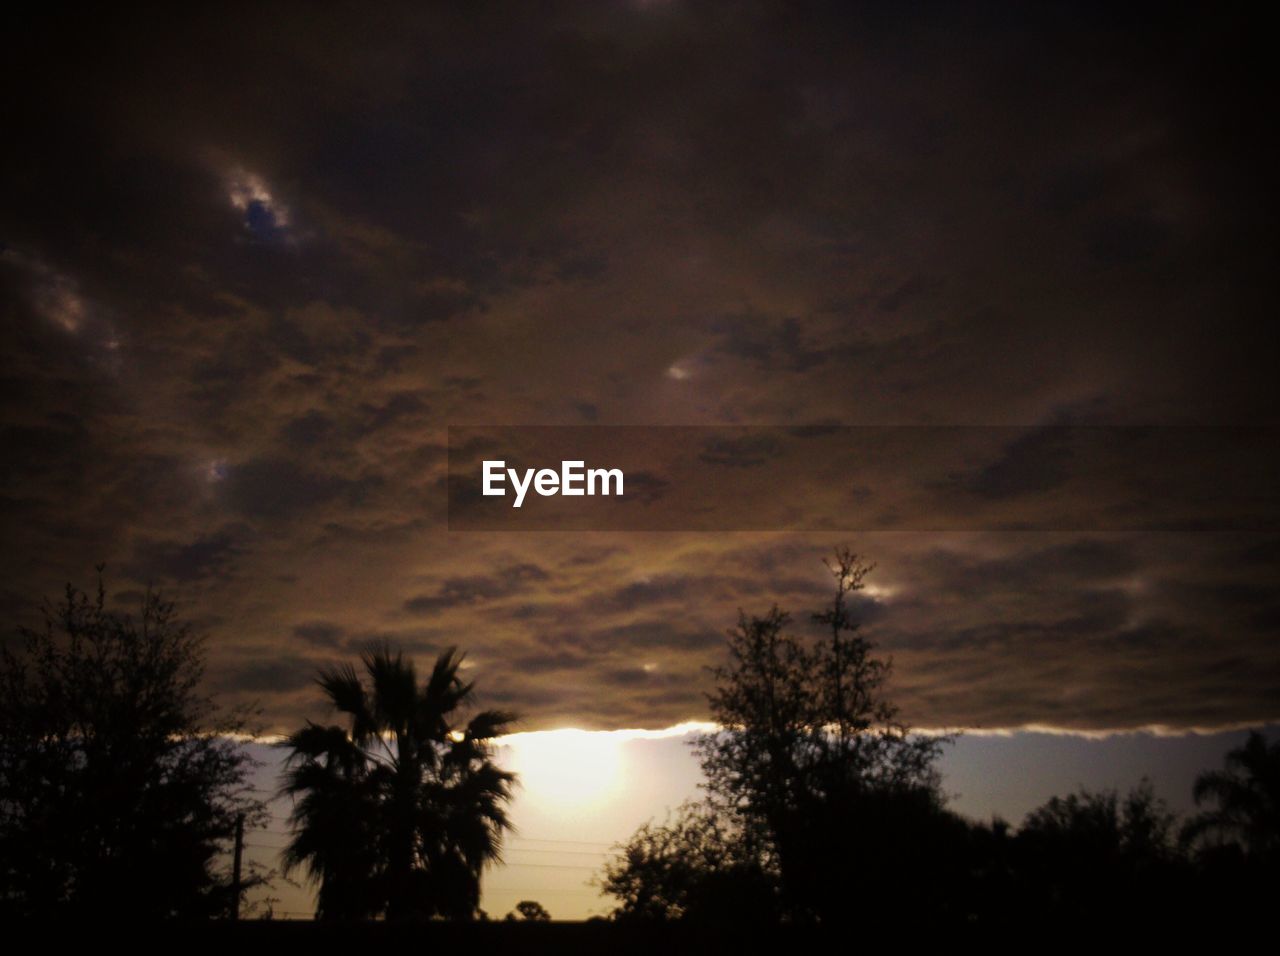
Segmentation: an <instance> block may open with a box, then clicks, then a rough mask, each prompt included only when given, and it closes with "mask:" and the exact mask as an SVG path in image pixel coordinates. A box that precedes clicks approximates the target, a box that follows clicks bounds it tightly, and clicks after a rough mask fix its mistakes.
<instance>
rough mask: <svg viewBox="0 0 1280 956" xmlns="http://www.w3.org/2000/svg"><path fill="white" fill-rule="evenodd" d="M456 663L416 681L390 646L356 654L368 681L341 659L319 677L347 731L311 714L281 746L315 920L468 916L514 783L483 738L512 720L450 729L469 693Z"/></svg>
mask: <svg viewBox="0 0 1280 956" xmlns="http://www.w3.org/2000/svg"><path fill="white" fill-rule="evenodd" d="M462 660H463V658H462V655H460V654H459V653H458V652H457V651H456V650H455V649H452V648H451V649H449V650H447V651H445V652H444V653H443V654H441V655H440V656H439V657H438V658H437V659H436V662H435V666H434V667H433V668H432V670H431V674H430V676H429V677H428V678H427V680H426V681H425V682H424V683H423V684H422V685H421V686H419V683H418V678H417V673H416V669H415V667H414V664H413V661H411V660H406V659H405V658H404V656H403V655H402V654H401V653H399V652H396V653H394V654H393V653H392V652H391V650H390V649H389V648H387V647H385V646H384V647H378V648H374V649H371V650H369V651H367V652H365V653H364V654H363V655H361V664H362V666H363V669H364V672H365V676H366V678H367V684H366V682H365V680H362V678H361V676H360V675H359V674H358V673H357V671H356V669H355V667H353V666H352V665H350V664H346V665H342V666H339V667H333V668H326V669H323V670H322V671H321V672H320V677H319V679H318V683H319V684H320V686H321V688H323V690H324V692H325V694H326V696H327V697H328V698H329V702H330V703H331V704H332V705H333V706H334V707H335V708H336V709H337V710H338V711H339V712H341V713H342V714H345V715H346V717H347V726H346V727H337V726H330V727H321V726H319V725H317V724H313V723H310V722H308V724H307V725H306V726H305V727H303V728H302V729H301V730H299V731H298V732H297V733H295V734H293V735H291V736H290V737H289V738H287V739H286V740H285V741H283V742H282V746H284V747H287V748H288V749H289V751H290V753H289V758H288V761H287V764H286V773H285V781H284V786H283V791H284V792H285V793H287V794H289V795H290V796H291V797H293V798H294V808H293V813H292V816H291V818H290V821H291V823H292V827H293V836H292V839H291V840H290V843H289V845H288V847H287V848H286V850H285V854H284V864H285V868H286V870H287V871H289V870H293V869H296V868H298V867H302V866H305V868H306V870H307V873H308V876H309V877H310V879H312V880H313V881H315V882H316V883H318V884H319V895H318V901H317V915H318V916H320V917H323V918H364V919H367V918H370V917H373V916H377V915H385V916H386V917H387V918H388V919H404V918H410V917H430V916H446V917H450V918H457V919H469V918H471V917H472V916H474V915H475V913H476V911H477V909H478V907H479V903H480V875H481V873H482V871H483V870H484V867H485V866H486V865H487V864H489V863H491V862H494V861H496V860H498V859H500V853H501V846H502V835H503V832H504V831H505V830H507V829H509V828H510V826H511V824H510V821H509V820H508V818H507V812H506V806H507V804H508V802H509V801H510V799H511V793H512V788H513V786H514V784H515V775H514V774H512V773H508V772H507V771H504V770H501V769H500V768H499V767H497V766H496V765H495V764H494V763H493V760H492V744H491V741H492V740H493V738H494V737H496V736H498V735H499V734H501V733H503V732H504V731H505V730H507V729H508V728H509V727H510V725H511V724H512V723H513V722H514V721H515V719H516V718H515V716H514V715H513V714H510V713H506V712H503V711H496V710H486V711H483V712H481V713H478V714H476V715H475V716H473V717H472V718H471V719H470V721H468V722H467V723H466V724H465V725H459V724H458V723H457V716H456V715H457V712H458V711H459V709H461V708H462V707H463V706H464V705H465V704H467V703H469V701H470V699H471V695H472V693H473V690H474V684H472V683H469V682H465V681H463V680H462V679H461V678H460V677H459V676H458V671H459V668H460V666H461V664H462Z"/></svg>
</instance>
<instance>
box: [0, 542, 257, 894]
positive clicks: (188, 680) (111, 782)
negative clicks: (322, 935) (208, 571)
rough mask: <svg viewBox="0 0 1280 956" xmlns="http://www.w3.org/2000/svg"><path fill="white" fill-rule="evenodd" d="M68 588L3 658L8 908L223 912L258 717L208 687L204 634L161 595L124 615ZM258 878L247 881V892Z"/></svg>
mask: <svg viewBox="0 0 1280 956" xmlns="http://www.w3.org/2000/svg"><path fill="white" fill-rule="evenodd" d="M98 572H99V578H98V589H97V594H96V595H95V596H94V597H89V596H88V595H87V594H85V593H84V592H81V591H78V590H76V589H75V588H73V587H72V586H71V585H67V589H66V593H65V596H64V597H63V599H62V601H61V602H59V603H58V604H57V605H54V604H51V603H46V604H45V606H44V617H45V621H44V627H43V629H41V630H31V629H27V628H20V629H19V634H20V641H19V643H18V645H17V646H16V647H15V648H5V649H4V650H3V652H2V653H0V905H2V906H3V907H4V908H5V909H6V910H8V911H9V912H11V913H15V914H18V915H27V916H34V915H44V916H50V915H54V914H57V913H60V912H65V911H73V912H75V913H76V914H77V915H83V916H107V917H112V918H119V917H121V916H123V915H126V914H127V915H129V916H133V917H151V918H157V917H171V916H181V917H188V918H190V917H202V916H213V915H219V914H225V913H226V912H227V911H228V910H229V908H230V904H231V889H230V881H229V880H228V879H227V878H226V876H225V874H224V873H222V872H220V865H219V860H220V858H221V857H223V855H224V851H225V850H226V848H227V844H228V842H229V841H230V839H231V837H232V835H233V833H234V830H235V823H236V818H237V817H238V816H239V815H241V814H243V815H244V816H245V818H246V820H247V822H248V825H249V826H250V827H251V828H252V827H253V826H254V825H256V824H259V823H262V822H264V820H265V807H264V805H263V803H262V802H261V801H259V800H256V799H254V797H253V794H252V791H251V790H250V788H249V786H248V773H249V770H250V769H251V768H252V767H253V766H254V761H253V760H252V758H251V757H250V756H249V755H248V753H247V752H246V750H245V749H244V747H243V746H242V745H241V744H240V743H238V742H237V741H238V740H239V739H242V735H244V734H246V733H247V732H248V731H249V729H250V728H249V725H248V721H249V719H250V717H251V714H250V713H249V712H248V711H246V710H243V709H242V710H224V709H221V708H219V707H218V706H217V705H216V704H215V703H214V702H213V700H212V699H211V698H209V697H206V696H203V695H202V694H201V693H200V690H199V688H200V685H201V683H202V679H203V673H204V656H203V640H202V639H201V638H200V637H199V636H197V635H196V634H195V633H193V631H192V630H191V628H190V627H189V626H188V625H187V624H186V623H184V622H182V621H181V620H180V619H179V617H178V615H177V614H176V612H175V609H174V606H173V604H172V603H169V602H166V601H164V600H162V599H161V597H160V595H159V594H157V593H154V592H150V591H149V592H148V593H147V594H146V596H145V597H144V598H143V600H142V606H141V613H140V615H139V616H138V617H137V618H135V617H133V616H132V615H128V614H120V613H116V612H114V611H111V610H109V609H108V608H107V606H106V591H105V587H104V585H103V582H102V568H101V567H99V569H98ZM244 885H245V884H242V887H243V886H244Z"/></svg>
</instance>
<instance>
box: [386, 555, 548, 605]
mask: <svg viewBox="0 0 1280 956" xmlns="http://www.w3.org/2000/svg"><path fill="white" fill-rule="evenodd" d="M547 579H548V574H547V572H546V571H545V570H543V569H542V568H540V567H538V566H537V565H536V564H514V565H510V566H508V567H506V568H503V569H502V570H501V571H499V572H497V573H496V574H475V575H468V576H465V577H452V578H446V579H445V580H444V581H442V582H440V585H439V586H438V587H437V588H436V590H435V593H433V594H421V595H418V596H417V597H413V598H410V599H409V600H407V601H405V604H404V608H405V610H406V611H409V612H410V613H412V614H430V613H433V612H435V611H440V610H442V609H446V608H453V607H458V606H463V605H472V604H479V603H481V602H484V601H493V600H496V599H500V598H507V597H511V596H512V595H516V594H523V593H527V592H528V591H529V590H531V589H532V588H533V587H534V586H535V585H536V584H538V583H539V582H542V581H546V580H547Z"/></svg>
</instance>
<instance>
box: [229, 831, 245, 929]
mask: <svg viewBox="0 0 1280 956" xmlns="http://www.w3.org/2000/svg"><path fill="white" fill-rule="evenodd" d="M243 855H244V814H243V813H238V814H236V852H235V858H234V860H233V862H232V864H231V918H232V919H233V920H238V919H239V918H240V858H241V857H242V856H243Z"/></svg>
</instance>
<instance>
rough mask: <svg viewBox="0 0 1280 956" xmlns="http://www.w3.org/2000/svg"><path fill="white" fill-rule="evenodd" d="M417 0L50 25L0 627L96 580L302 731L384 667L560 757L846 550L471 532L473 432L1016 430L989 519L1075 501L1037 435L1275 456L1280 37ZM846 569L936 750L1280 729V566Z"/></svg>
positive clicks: (1022, 14)
mask: <svg viewBox="0 0 1280 956" xmlns="http://www.w3.org/2000/svg"><path fill="white" fill-rule="evenodd" d="M421 6H422V5H411V6H406V7H404V8H399V9H397V8H393V9H388V10H387V11H385V12H382V13H379V14H376V15H372V14H369V13H368V12H366V11H356V10H355V9H353V8H333V9H329V10H326V11H316V10H314V9H311V8H302V7H298V8H293V7H291V6H288V5H281V6H276V7H273V8H271V9H270V10H267V11H261V10H258V9H255V10H254V11H253V12H252V14H251V15H249V14H246V16H245V17H238V16H228V15H224V14H218V15H216V16H215V15H213V14H208V15H199V14H193V15H183V16H179V15H178V14H176V13H175V14H173V15H171V16H170V17H168V18H162V19H143V18H141V17H131V16H129V15H118V14H117V13H115V12H113V13H112V15H111V16H110V17H105V15H104V18H103V20H102V21H101V22H94V21H93V20H91V19H88V20H77V21H74V22H71V21H68V20H66V19H64V18H51V17H50V18H41V19H33V20H31V21H29V22H27V23H25V24H23V25H20V27H19V29H20V30H21V32H22V35H23V38H24V40H23V43H21V44H20V46H21V50H20V51H18V53H17V54H16V56H14V57H13V58H11V59H10V62H9V63H8V65H7V66H6V67H5V69H6V71H7V73H8V75H7V76H6V82H7V84H8V86H7V88H8V89H9V90H10V91H12V92H13V94H14V95H13V97H12V99H13V103H12V107H13V109H12V117H11V119H10V121H9V122H8V123H7V124H6V126H7V128H8V130H9V131H10V136H9V137H8V140H9V144H8V146H7V148H6V150H5V152H4V155H3V157H2V158H0V164H3V184H4V185H3V189H4V195H5V199H4V203H3V207H2V208H3V211H2V212H0V224H2V228H3V234H2V235H0V241H2V242H3V248H2V249H0V271H2V273H3V285H0V289H2V290H3V291H0V303H2V306H3V314H4V316H5V321H4V324H3V336H4V351H3V356H4V358H3V367H2V368H0V402H2V403H3V452H4V453H3V483H2V484H0V522H2V524H3V529H4V540H5V542H6V547H5V549H4V555H3V566H2V570H3V577H2V578H0V606H2V609H3V610H4V612H5V617H6V619H8V620H30V617H31V614H32V607H33V604H34V603H35V602H36V601H38V599H39V598H40V597H41V596H42V595H47V594H56V593H57V591H58V589H59V588H60V586H61V584H62V582H63V581H65V580H67V579H68V578H70V579H73V580H75V581H77V582H79V583H81V584H82V585H87V584H88V583H89V580H90V576H91V574H92V569H93V566H94V565H95V564H96V563H98V562H100V561H105V562H106V563H107V565H108V583H109V585H110V587H111V589H112V590H113V592H115V593H116V596H117V598H118V599H119V600H120V602H121V603H122V605H127V604H128V603H129V602H130V600H132V599H134V597H135V594H134V592H136V591H137V590H138V589H140V588H142V587H144V586H145V584H146V583H147V582H148V581H154V582H156V583H157V584H159V585H162V586H164V587H165V588H166V589H169V590H170V591H171V592H172V593H173V594H174V596H176V597H177V598H178V599H179V600H180V602H181V604H182V606H183V608H184V609H185V610H186V611H187V613H188V614H189V615H190V616H191V617H192V618H193V619H195V620H196V621H197V622H198V623H199V625H200V626H201V627H202V628H203V629H204V630H206V631H207V633H208V634H209V635H210V640H211V644H210V652H211V678H212V679H213V680H214V681H215V682H216V685H217V687H218V688H219V689H220V690H221V691H222V692H223V693H225V694H227V695H228V696H231V697H236V698H254V699H258V700H261V701H262V703H263V705H264V707H265V710H266V716H267V720H268V723H269V724H270V725H271V726H272V727H274V728H279V727H283V726H287V725H288V724H290V723H292V722H294V721H296V720H298V719H299V717H300V715H301V714H303V713H306V712H311V713H314V707H315V699H316V695H315V692H314V689H313V688H312V687H311V686H310V684H309V681H310V679H311V675H312V673H313V672H314V668H315V666H316V665H318V664H320V663H322V662H325V661H328V660H332V659H334V658H335V657H341V656H347V655H350V654H351V653H353V652H354V651H355V650H356V649H358V648H359V647H360V646H361V645H362V644H363V643H364V642H367V641H369V640H380V639H386V640H391V641H394V642H397V643H399V644H401V645H402V646H404V647H405V648H406V649H407V650H408V651H409V652H411V653H413V654H415V655H420V656H423V657H425V656H427V655H430V654H432V653H434V652H435V651H436V650H438V649H440V648H442V647H444V646H446V645H450V644H458V645H461V646H462V647H464V648H467V649H468V650H469V652H470V658H469V660H470V661H471V663H472V665H473V667H474V673H475V674H476V676H477V677H478V678H479V680H480V688H481V691H482V693H483V694H484V695H485V697H486V699H487V700H488V701H489V702H492V703H501V704H504V705H511V706H514V707H516V708H518V709H519V710H521V711H522V712H523V713H524V714H525V715H526V718H527V725H528V726H530V727H549V726H558V725H579V726H590V727H631V726H643V727H660V726H665V725H668V724H672V723H676V722H678V721H681V720H685V719H693V718H699V717H702V716H705V706H704V699H703V697H702V694H703V692H704V690H705V689H706V687H707V675H706V673H705V670H704V667H705V666H706V665H708V664H711V663H714V662H716V661H717V660H718V659H719V655H720V652H721V638H722V634H723V631H724V629H725V628H726V627H727V626H729V625H731V624H732V623H733V621H734V619H735V617H736V610H737V608H738V607H743V608H744V609H747V610H749V611H750V610H764V609H765V608H767V606H768V605H769V603H771V602H773V601H778V602H780V603H782V604H784V605H785V606H787V607H789V608H792V609H793V610H794V611H795V612H796V620H797V626H804V622H805V619H806V615H807V612H808V611H809V610H810V609H813V608H814V607H815V606H816V605H817V604H818V603H819V602H821V601H822V600H823V598H824V593H825V591H824V589H825V585H826V581H825V579H824V575H825V570H824V569H823V568H822V566H821V564H820V563H819V558H820V557H821V556H822V554H823V553H825V552H826V551H827V550H828V549H829V548H830V547H831V546H832V545H833V544H835V543H837V542H835V541H833V540H830V537H831V536H830V535H826V534H793V535H763V534H654V535H646V534H605V533H597V534H588V533H583V534H573V535H568V534H506V533H503V534H498V533H495V534H481V533H470V534H460V533H454V534H450V533H449V532H448V531H447V530H446V526H445V494H444V490H445V480H444V479H445V476H446V466H447V462H446V457H447V456H446V441H447V438H446V429H447V427H448V426H449V425H485V424H512V425H527V424H551V425H574V424H592V423H599V424H687V425H741V424H748V425H778V426H791V427H796V428H819V429H820V428H821V427H822V426H829V425H833V424H839V425H867V424H876V425H883V424H889V425H1002V426H1014V427H1018V428H1025V429H1026V434H1027V438H1026V439H1025V441H1024V442H1022V443H1021V444H1015V445H1012V446H1010V448H1009V454H1008V455H1007V456H1006V457H1005V458H1003V459H998V460H993V461H992V462H990V463H989V467H987V469H986V470H985V471H979V472H978V473H977V477H976V478H975V482H974V484H973V485H972V487H970V488H969V489H968V490H969V492H970V493H972V494H975V495H978V496H982V495H986V496H988V497H991V496H996V497H999V496H1001V495H1009V494H1016V493H1023V492H1027V491H1030V492H1035V491H1037V490H1038V489H1043V488H1044V487H1045V483H1046V482H1051V479H1052V477H1053V473H1054V472H1053V469H1054V467H1055V458H1054V456H1053V449H1052V448H1046V447H1044V445H1043V442H1041V443H1039V444H1037V438H1036V436H1037V435H1041V434H1043V429H1044V428H1046V427H1047V426H1057V425H1062V424H1076V425H1092V424H1100V425H1228V424H1229V425H1242V424H1244V425H1275V424H1276V413H1275V409H1276V408H1277V404H1276V402H1275V397H1276V396H1275V384H1274V370H1273V365H1274V361H1273V358H1272V355H1273V350H1270V349H1268V348H1266V347H1265V345H1266V342H1267V329H1266V328H1265V323H1264V321H1263V320H1264V319H1266V318H1269V317H1270V314H1271V312H1272V311H1273V308H1274V307H1273V304H1272V302H1271V298H1272V290H1271V286H1272V280H1271V271H1272V269H1273V262H1274V255H1273V248H1272V247H1273V244H1274V239H1273V235H1272V234H1273V232H1274V227H1273V225H1272V224H1273V222H1274V217H1273V215H1272V212H1273V211H1274V210H1273V205H1274V203H1273V200H1272V199H1271V193H1272V190H1271V189H1270V181H1269V180H1270V176H1271V170H1272V169H1273V168H1274V160H1275V158H1276V156H1275V152H1276V150H1275V142H1276V139H1275V130H1274V123H1273V121H1272V120H1270V119H1269V117H1270V115H1271V111H1270V110H1269V109H1268V110H1264V109H1262V108H1261V107H1260V103H1259V96H1260V93H1259V91H1260V90H1262V89H1265V88H1268V87H1269V86H1270V83H1269V82H1268V81H1266V79H1265V75H1266V74H1267V73H1269V72H1270V68H1269V67H1267V66H1265V65H1264V64H1265V63H1266V62H1267V59H1266V57H1265V56H1264V55H1263V53H1262V51H1261V49H1260V45H1261V43H1262V39H1261V36H1260V34H1259V33H1258V32H1257V31H1254V30H1251V29H1250V27H1249V25H1248V24H1247V23H1243V22H1240V21H1238V20H1233V19H1231V17H1230V16H1226V15H1215V17H1214V18H1212V19H1210V18H1209V15H1208V14H1201V15H1191V14H1186V15H1183V14H1175V13H1172V12H1169V11H1162V13H1161V15H1160V17H1158V18H1150V19H1149V18H1146V17H1140V18H1137V20H1140V21H1141V22H1136V21H1135V22H1126V21H1123V20H1118V19H1116V18H1115V16H1114V15H1113V14H1109V13H1104V12H1102V8H1097V9H1093V8H1088V7H1085V8H1078V7H1075V6H1072V7H1070V8H1067V7H1063V8H1061V9H1057V8H1042V9H1039V10H1037V12H1035V13H1030V12H1027V11H1025V10H1023V9H1021V8H1020V7H1016V6H1014V7H1003V6H990V7H988V6H982V7H975V8H970V9H968V10H965V11H959V10H954V9H951V8H950V7H949V6H944V7H941V8H935V7H933V6H930V5H926V6H921V7H919V8H913V9H910V10H903V9H898V10H896V11H895V12H892V13H890V12H877V11H858V12H849V11H848V10H846V9H845V6H844V5H831V6H830V7H827V6H824V5H819V6H818V7H815V8H813V9H810V10H806V11H805V12H804V13H800V12H796V11H794V10H793V9H792V8H791V7H790V5H785V4H776V5H775V4H767V3H761V4H748V5H745V6H740V5H734V6H733V7H728V6H726V5H722V4H703V3H681V2H672V3H665V4H639V3H623V2H617V3H583V4H550V5H548V4H538V5H529V6H524V5H512V6H510V7H507V8H505V9H503V10H502V11H501V12H500V13H499V12H498V11H496V10H494V11H489V12H485V11H476V10H469V11H466V12H448V11H444V10H429V9H421ZM767 452H768V449H750V448H747V449H743V448H735V447H729V448H721V449H719V451H718V453H719V454H720V456H721V458H723V459H724V460H730V459H735V460H740V459H741V458H742V456H743V455H744V454H746V453H751V454H757V455H758V454H767ZM748 457H749V456H748ZM912 464H913V463H912V462H911V461H909V460H908V461H904V462H903V464H902V467H903V468H904V469H905V470H907V471H908V472H909V471H910V469H911V468H912ZM724 470H725V472H726V477H725V480H726V481H733V480H737V479H736V474H737V472H740V471H746V470H749V469H742V468H732V467H727V466H726V467H725V469H724ZM883 490H884V489H875V488H872V489H863V491H865V492H867V493H871V494H874V493H876V492H877V491H883ZM849 491H850V493H851V494H856V493H858V492H859V489H857V488H851V489H849ZM802 504H803V503H801V505H802ZM851 543H853V544H854V545H856V546H857V547H858V548H859V550H861V551H863V552H865V553H867V554H868V555H869V556H870V557H871V558H872V559H874V560H876V561H877V562H878V564H879V569H878V570H877V571H876V572H875V574H874V575H873V576H872V578H871V579H870V580H871V581H872V582H873V584H874V587H873V589H872V590H871V591H869V592H868V596H867V600H866V602H865V604H864V605H863V610H864V612H865V619H866V626H867V628H868V633H869V634H870V635H872V636H874V637H875V638H876V639H877V640H878V641H879V643H880V644H881V646H882V647H883V649H884V650H885V651H887V652H890V653H892V654H893V656H894V659H895V662H896V682H895V687H896V689H897V694H898V697H899V700H900V702H901V704H902V706H903V710H904V713H905V715H906V716H907V717H908V718H909V719H910V720H912V721H913V722H916V723H918V724H923V725H927V726H983V727H998V726H1020V725H1026V724H1036V725H1052V726H1061V727H1072V728H1079V729H1097V728H1110V727H1133V726H1145V725H1150V724H1164V725H1169V726H1174V727H1187V726H1217V725H1227V724H1236V723H1241V722H1250V721H1262V720H1265V719H1270V718H1275V717H1277V716H1280V700H1278V699H1277V688H1280V652H1278V651H1277V645H1276V641H1275V635H1276V628H1277V625H1278V624H1280V591H1278V590H1277V586H1276V583H1275V582H1276V581H1277V580H1280V575H1277V564H1280V539H1277V538H1276V537H1275V536H1274V535H1269V534H1261V533H1248V532H1247V531H1238V532H1233V533H1230V534H1227V533H1214V532H1208V531H1202V532H1195V533H1190V532H1188V533H1182V534H1171V533H1161V534H1154V533H1146V534H1142V533H1136V532H1112V533H1107V534H1101V533H1090V532H1083V531H1082V532H1078V533H1071V532H1069V531H1066V532H1058V533H1054V534H1030V533H1012V532H1011V533H1004V534H996V533H965V534H961V533H949V534H926V533H898V534H893V533H878V534H873V535H872V534H869V535H866V536H863V537H860V538H859V539H858V540H855V541H853V542H851Z"/></svg>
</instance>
